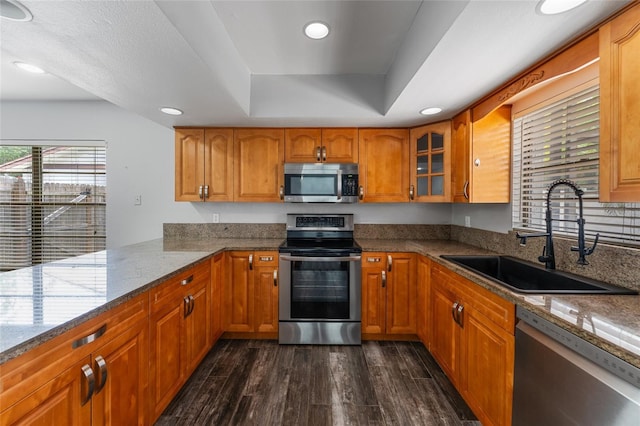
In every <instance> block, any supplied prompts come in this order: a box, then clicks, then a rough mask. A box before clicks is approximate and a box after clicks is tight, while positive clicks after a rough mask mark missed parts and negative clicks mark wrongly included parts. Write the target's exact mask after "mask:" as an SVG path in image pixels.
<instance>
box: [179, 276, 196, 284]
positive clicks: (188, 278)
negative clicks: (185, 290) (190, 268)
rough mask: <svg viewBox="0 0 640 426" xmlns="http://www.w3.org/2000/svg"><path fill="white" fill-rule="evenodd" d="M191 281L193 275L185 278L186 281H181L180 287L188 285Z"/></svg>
mask: <svg viewBox="0 0 640 426" xmlns="http://www.w3.org/2000/svg"><path fill="white" fill-rule="evenodd" d="M191 281H193V275H189V276H188V277H187V278H185V279H184V280H182V281H180V285H187V284H189V283H190V282H191Z"/></svg>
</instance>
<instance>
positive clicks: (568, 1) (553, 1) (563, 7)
mask: <svg viewBox="0 0 640 426" xmlns="http://www.w3.org/2000/svg"><path fill="white" fill-rule="evenodd" d="M586 1H587V0H542V1H541V2H540V6H539V10H540V13H542V14H544V15H557V14H558V13H562V12H566V11H567V10H571V9H574V8H576V7H578V6H580V5H581V4H582V3H584V2H586Z"/></svg>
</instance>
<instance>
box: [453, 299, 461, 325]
mask: <svg viewBox="0 0 640 426" xmlns="http://www.w3.org/2000/svg"><path fill="white" fill-rule="evenodd" d="M459 305H460V304H459V303H458V302H453V305H452V306H451V317H452V318H453V320H454V321H455V322H456V324H457V323H458V316H457V312H458V306H459Z"/></svg>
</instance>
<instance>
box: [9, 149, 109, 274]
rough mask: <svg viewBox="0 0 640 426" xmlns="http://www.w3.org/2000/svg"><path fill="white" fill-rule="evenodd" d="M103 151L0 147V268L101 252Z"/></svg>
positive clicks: (104, 221) (104, 207) (104, 213)
mask: <svg viewBox="0 0 640 426" xmlns="http://www.w3.org/2000/svg"><path fill="white" fill-rule="evenodd" d="M105 169H106V149H105V146H104V144H103V145H102V146H44V145H40V146H35V145H30V146H22V145H2V146H0V270H5V271H6V270H11V269H16V268H21V267H26V266H31V265H35V264H40V263H46V262H51V261H53V260H58V259H63V258H67V257H72V256H77V255H80V254H85V253H90V252H94V251H98V250H104V248H105V242H106V174H105Z"/></svg>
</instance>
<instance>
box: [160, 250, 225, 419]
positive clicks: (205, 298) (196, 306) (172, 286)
mask: <svg viewBox="0 0 640 426" xmlns="http://www.w3.org/2000/svg"><path fill="white" fill-rule="evenodd" d="M210 295H211V263H210V262H209V261H205V262H202V263H200V264H199V265H197V266H195V267H193V268H191V269H189V270H187V271H185V272H183V273H181V274H178V275H176V276H175V277H173V278H171V279H169V280H167V281H166V282H164V283H162V284H160V285H159V286H157V287H155V288H153V289H152V290H151V292H150V295H149V296H150V297H149V298H150V303H151V316H150V321H149V330H150V332H149V356H150V364H149V366H150V368H149V374H150V380H149V401H150V413H151V420H152V422H153V421H155V420H156V419H157V418H158V417H159V416H160V414H162V411H163V410H164V409H165V408H166V407H167V405H169V403H170V402H171V400H172V399H173V397H174V396H175V394H176V393H177V392H178V390H180V388H181V387H182V385H183V384H184V383H185V382H186V381H187V379H188V378H189V376H190V375H191V373H192V372H193V370H195V368H196V367H197V366H198V364H199V363H200V361H202V359H203V358H204V357H205V355H206V354H207V352H209V350H210V349H211V347H212V346H213V341H212V339H211V337H212V335H211V328H210V327H211V300H210Z"/></svg>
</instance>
